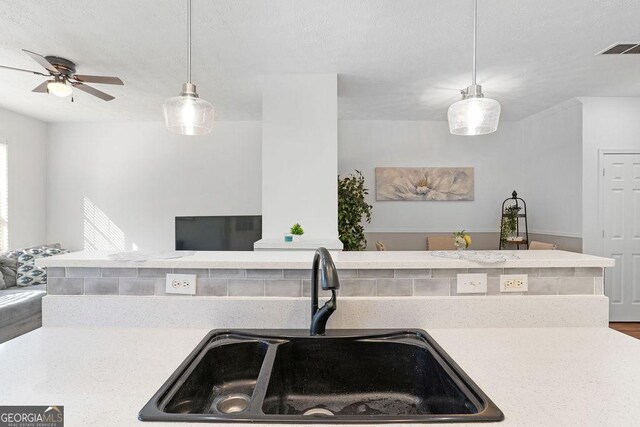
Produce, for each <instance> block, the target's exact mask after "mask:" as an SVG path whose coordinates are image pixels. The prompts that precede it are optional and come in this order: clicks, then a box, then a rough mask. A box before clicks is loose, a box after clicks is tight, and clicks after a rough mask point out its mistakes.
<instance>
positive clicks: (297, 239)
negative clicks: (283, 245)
mask: <svg viewBox="0 0 640 427" xmlns="http://www.w3.org/2000/svg"><path fill="white" fill-rule="evenodd" d="M300 239H302V236H299V235H297V234H294V235H293V243H298V242H300Z"/></svg>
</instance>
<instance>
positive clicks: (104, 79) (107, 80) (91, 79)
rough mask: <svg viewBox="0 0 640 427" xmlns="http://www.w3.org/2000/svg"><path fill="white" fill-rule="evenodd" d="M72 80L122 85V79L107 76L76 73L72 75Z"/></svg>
mask: <svg viewBox="0 0 640 427" xmlns="http://www.w3.org/2000/svg"><path fill="white" fill-rule="evenodd" d="M73 79H74V80H77V81H79V82H82V83H100V84H105V85H123V84H124V83H122V80H120V79H119V78H117V77H108V76H85V75H79V74H76V75H74V76H73Z"/></svg>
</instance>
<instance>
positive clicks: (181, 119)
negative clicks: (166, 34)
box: [162, 0, 214, 135]
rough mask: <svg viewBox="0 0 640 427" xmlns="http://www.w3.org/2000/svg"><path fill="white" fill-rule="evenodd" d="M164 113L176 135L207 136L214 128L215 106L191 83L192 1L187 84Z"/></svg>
mask: <svg viewBox="0 0 640 427" xmlns="http://www.w3.org/2000/svg"><path fill="white" fill-rule="evenodd" d="M162 112H163V114H164V121H165V125H166V127H167V129H168V130H169V131H170V132H173V133H176V134H180V135H206V134H208V133H209V132H211V129H212V128H213V118H214V110H213V105H211V103H209V102H207V101H205V100H204V99H200V97H199V96H198V93H197V92H196V85H194V84H193V83H192V82H191V0H187V82H186V83H184V84H183V85H182V92H181V93H180V95H178V96H174V97H172V98H169V99H167V100H166V101H165V102H164V104H163V105H162Z"/></svg>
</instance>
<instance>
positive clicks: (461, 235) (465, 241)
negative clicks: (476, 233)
mask: <svg viewBox="0 0 640 427" xmlns="http://www.w3.org/2000/svg"><path fill="white" fill-rule="evenodd" d="M453 238H454V243H455V245H456V248H458V250H459V251H464V250H465V249H467V248H468V247H469V246H471V236H469V235H468V234H467V233H466V232H465V231H464V230H462V231H455V232H454V233H453Z"/></svg>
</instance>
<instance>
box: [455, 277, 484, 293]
mask: <svg viewBox="0 0 640 427" xmlns="http://www.w3.org/2000/svg"><path fill="white" fill-rule="evenodd" d="M457 291H458V293H459V294H484V293H486V292H487V274H486V273H472V274H458V283H457Z"/></svg>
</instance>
